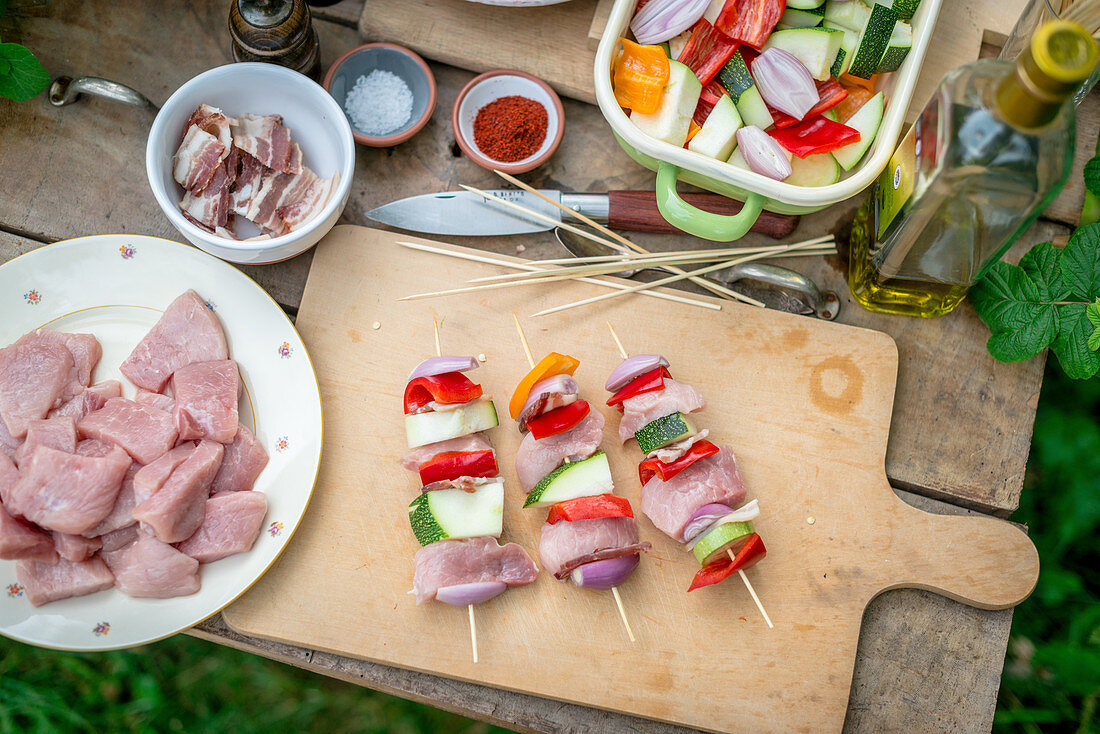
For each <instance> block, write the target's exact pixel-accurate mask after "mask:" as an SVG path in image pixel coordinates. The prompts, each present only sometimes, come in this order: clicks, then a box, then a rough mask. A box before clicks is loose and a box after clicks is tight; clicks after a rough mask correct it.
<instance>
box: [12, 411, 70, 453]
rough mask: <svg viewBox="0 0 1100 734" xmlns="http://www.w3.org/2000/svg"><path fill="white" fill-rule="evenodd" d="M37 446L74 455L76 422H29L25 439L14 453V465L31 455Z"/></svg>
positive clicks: (49, 419) (58, 420) (53, 420)
mask: <svg viewBox="0 0 1100 734" xmlns="http://www.w3.org/2000/svg"><path fill="white" fill-rule="evenodd" d="M39 446H49V447H50V448H51V449H57V450H58V451H64V452H65V453H67V454H71V453H74V452H75V451H76V421H74V420H73V419H72V418H66V417H61V418H48V419H46V420H40V421H31V422H30V423H29V424H27V439H26V440H25V441H24V442H23V445H22V446H20V447H19V449H18V450H17V451H16V452H15V457H14V458H15V463H16V464H21V463H23V459H25V458H27V457H28V456H30V455H31V454H33V453H34V450H35V449H36V448H38V447H39Z"/></svg>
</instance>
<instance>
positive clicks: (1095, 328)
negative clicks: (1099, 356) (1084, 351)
mask: <svg viewBox="0 0 1100 734" xmlns="http://www.w3.org/2000/svg"><path fill="white" fill-rule="evenodd" d="M1085 318H1087V319H1088V320H1089V323H1090V324H1092V333H1091V334H1089V341H1088V348H1089V350H1090V351H1093V352H1095V351H1097V350H1098V349H1100V298H1097V299H1096V300H1095V301H1093V302H1092V303H1090V304H1089V305H1088V306H1087V307H1086V308H1085Z"/></svg>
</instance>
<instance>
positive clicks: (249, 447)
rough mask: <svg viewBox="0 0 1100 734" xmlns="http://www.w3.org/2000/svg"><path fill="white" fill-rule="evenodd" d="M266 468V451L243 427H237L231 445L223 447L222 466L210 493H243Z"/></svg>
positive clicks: (253, 484)
mask: <svg viewBox="0 0 1100 734" xmlns="http://www.w3.org/2000/svg"><path fill="white" fill-rule="evenodd" d="M265 466H267V451H265V450H264V447H263V446H262V445H261V444H260V442H259V441H257V440H256V437H255V436H253V435H252V431H250V430H248V429H247V428H245V427H244V426H243V425H239V426H237V436H236V438H234V439H233V443H231V444H229V445H228V446H226V447H225V456H224V457H223V458H222V466H221V468H220V469H218V476H216V477H214V485H213V486H212V487H211V488H210V491H211V493H213V494H218V493H220V492H245V491H248V490H250V489H252V487H253V486H255V484H256V478H257V477H258V476H260V472H262V471H263V470H264V467H265Z"/></svg>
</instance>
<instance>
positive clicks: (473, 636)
mask: <svg viewBox="0 0 1100 734" xmlns="http://www.w3.org/2000/svg"><path fill="white" fill-rule="evenodd" d="M432 331H433V332H434V333H435V356H437V357H442V356H443V349H442V348H441V347H440V345H439V319H438V318H436V317H435V316H432ZM466 609H467V610H469V612H470V648H471V650H473V654H474V662H475V663H476V662H477V626H476V625H475V624H474V605H473V604H467V605H466Z"/></svg>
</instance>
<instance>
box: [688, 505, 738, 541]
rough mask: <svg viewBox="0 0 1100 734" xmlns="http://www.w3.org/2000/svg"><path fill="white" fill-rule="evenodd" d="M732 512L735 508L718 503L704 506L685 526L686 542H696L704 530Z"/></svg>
mask: <svg viewBox="0 0 1100 734" xmlns="http://www.w3.org/2000/svg"><path fill="white" fill-rule="evenodd" d="M732 511H733V508H732V507H730V506H729V505H719V504H716V503H711V504H709V505H703V506H702V507H700V508H699V509H698V510H696V511H695V512H693V513H692V514H691V519H690V520H688V524H687V525H685V526H684V542H685V543H690V542H691V541H693V540H695V539H696V538H697V537H699V536H700V535H702V534H703V531H704V530H706V529H707V528H709V527H710V526H711V525H713V524H714V521H715V520H720V519H722V518H723V517H725V516H726V515H728V514H730V512H732Z"/></svg>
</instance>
